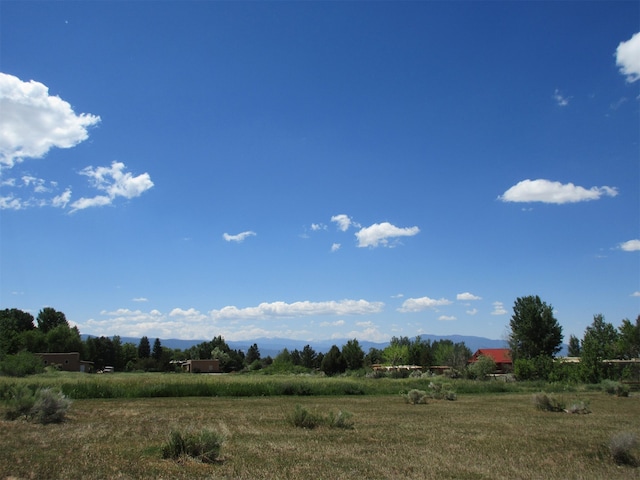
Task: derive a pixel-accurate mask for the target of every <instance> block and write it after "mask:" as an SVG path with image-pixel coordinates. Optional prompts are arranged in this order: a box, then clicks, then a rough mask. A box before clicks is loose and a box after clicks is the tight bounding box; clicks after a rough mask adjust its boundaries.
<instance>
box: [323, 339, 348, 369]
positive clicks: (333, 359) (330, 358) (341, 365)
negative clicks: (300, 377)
mask: <svg viewBox="0 0 640 480" xmlns="http://www.w3.org/2000/svg"><path fill="white" fill-rule="evenodd" d="M346 368H347V366H346V364H345V361H344V358H342V353H341V352H340V349H339V348H338V347H337V346H336V345H333V346H332V347H331V348H330V349H329V351H328V352H327V354H326V355H325V356H324V358H323V359H322V365H320V369H321V370H322V371H323V372H324V373H325V374H326V375H335V374H337V373H342V372H344V371H345V370H346Z"/></svg>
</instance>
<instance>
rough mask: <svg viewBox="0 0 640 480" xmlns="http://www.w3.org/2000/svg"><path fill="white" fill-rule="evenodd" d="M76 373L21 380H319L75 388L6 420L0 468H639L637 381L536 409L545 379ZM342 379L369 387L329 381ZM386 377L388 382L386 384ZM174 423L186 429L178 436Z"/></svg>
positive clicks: (419, 471)
mask: <svg viewBox="0 0 640 480" xmlns="http://www.w3.org/2000/svg"><path fill="white" fill-rule="evenodd" d="M79 377H81V375H80V374H78V375H77V376H75V378H74V376H68V375H57V376H55V375H49V376H46V375H44V376H39V377H37V378H34V377H31V378H28V379H17V380H19V381H25V382H31V385H32V386H33V385H35V384H39V385H41V386H42V387H48V388H59V387H61V386H64V385H76V384H79V383H80V382H83V381H89V382H91V384H93V385H95V387H92V388H98V387H97V386H98V385H100V384H102V385H103V386H104V387H105V388H107V387H108V388H111V389H112V390H111V391H123V390H120V389H124V388H125V386H128V387H130V386H131V385H132V384H128V378H137V380H138V381H142V380H144V381H147V382H148V383H149V384H151V383H153V377H155V380H156V381H157V382H159V383H161V384H162V383H165V384H166V385H172V386H173V387H171V388H178V387H177V386H180V385H182V387H179V388H186V387H185V386H184V385H188V384H190V383H189V382H193V383H191V384H192V385H205V386H208V385H209V384H210V385H217V386H219V387H220V386H223V387H224V388H225V389H226V391H231V390H232V389H233V388H238V389H240V390H242V389H245V388H248V387H247V386H246V383H247V382H249V381H250V380H253V381H254V382H257V385H262V387H260V388H263V389H265V390H267V389H268V388H275V387H274V385H275V384H276V383H277V382H276V381H280V382H282V383H286V382H288V383H289V384H291V385H295V384H296V383H297V382H300V385H305V386H311V388H312V389H317V391H318V392H319V394H317V395H316V394H313V395H282V394H278V395H277V396H274V395H267V396H248V395H241V396H222V395H218V396H181V397H179V398H176V397H164V398H131V397H129V396H120V397H119V398H90V399H76V400H74V401H73V403H72V405H71V408H70V409H69V410H68V412H67V416H66V421H64V422H62V423H57V424H46V425H42V424H39V423H34V422H29V421H26V420H21V419H18V420H14V421H8V420H2V421H0V425H1V428H2V432H3V435H1V436H0V478H51V479H57V478H84V479H102V478H175V479H180V478H189V479H194V478H229V479H232V478H233V479H237V478H246V479H249V478H250V479H260V478H264V479H266V478H269V479H274V478H282V479H297V478H316V479H325V478H326V479H335V478H379V479H386V478H389V479H396V478H406V479H411V478H416V479H417V478H420V479H424V478H451V479H454V478H455V479H465V478H469V479H471V478H473V479H483V478H486V479H489V478H490V479H496V478H520V479H537V478H541V479H542V478H544V479H555V478H558V479H560V478H562V479H570V478H581V479H599V478H612V479H613V478H621V479H625V478H638V473H639V471H638V468H637V467H636V466H635V461H636V459H637V458H639V457H640V452H639V451H638V448H637V441H636V439H637V437H638V435H639V434H640V397H639V396H636V395H637V394H631V395H630V396H629V397H618V396H615V395H610V394H607V393H605V392H603V391H596V390H586V389H569V390H566V389H564V390H563V389H560V388H556V389H555V390H556V391H557V393H555V394H554V395H555V396H556V397H557V398H559V399H560V400H562V401H563V402H564V403H566V404H571V403H574V402H575V401H577V400H579V401H583V402H587V403H588V404H589V406H590V410H591V412H592V413H590V414H588V415H571V414H567V413H551V412H548V411H543V410H539V409H537V408H536V407H535V405H534V402H533V397H534V394H533V393H531V392H532V391H535V390H536V387H539V385H534V384H529V385H525V384H522V385H519V386H518V387H517V388H516V387H512V386H509V385H508V384H502V385H503V386H505V387H508V388H509V389H511V391H507V392H502V393H493V392H488V391H486V392H485V393H468V394H459V395H458V398H457V400H456V401H447V400H444V399H442V400H437V399H433V398H430V399H429V400H428V402H427V404H415V405H414V404H411V403H407V402H405V400H404V399H403V396H402V395H399V393H400V392H399V391H401V390H404V391H409V389H408V387H410V386H411V381H412V380H411V379H365V378H361V379H357V380H353V379H337V378H325V379H323V378H315V379H307V378H298V377H289V378H286V377H284V376H283V377H279V378H276V379H273V378H271V379H269V378H264V377H256V378H254V379H249V378H248V377H246V376H225V377H222V376H208V377H204V376H195V375H163V374H154V375H153V376H152V375H151V374H147V375H133V377H132V376H129V377H127V376H126V374H123V375H121V376H119V375H113V376H106V375H103V376H91V377H90V379H89V380H80V378H79ZM194 377H197V378H194ZM167 378H168V379H170V380H165V379H167ZM174 379H175V380H174ZM8 380H11V381H15V380H16V379H2V384H6V383H7V381H8ZM380 380H382V381H381V382H380ZM93 382H95V383H93ZM262 382H265V383H262ZM375 382H379V383H378V384H377V389H378V390H375V391H374V388H373V387H372V385H373V384H374V383H375ZM413 382H418V381H417V380H413ZM466 382H467V383H470V381H466ZM330 383H334V384H335V385H336V386H334V387H330V386H329V384H330ZM475 383H476V384H478V385H489V384H492V383H493V384H498V382H475ZM234 384H235V385H237V387H233V385H234ZM345 384H353V385H356V386H359V388H360V389H361V390H363V391H365V394H364V395H344V394H343V393H336V394H330V393H328V392H330V390H331V389H334V390H335V391H337V392H338V391H339V390H340V389H342V388H344V385H345ZM267 385H270V387H268V388H267ZM255 386H256V385H254V387H255ZM418 386H419V387H420V386H421V387H422V388H420V389H421V390H428V388H429V387H428V386H424V384H418ZM457 386H458V387H462V386H463V384H462V383H460V384H458V385H457ZM199 388H204V387H199ZM296 388H299V387H296ZM394 389H395V391H394V392H393V394H388V393H385V392H384V391H383V390H394ZM466 389H467V390H471V388H470V386H469V385H467V388H466ZM460 390H464V388H462V389H460ZM571 390H573V391H571ZM321 391H322V392H323V393H320V392H321ZM335 412H338V413H337V414H336V413H335ZM340 412H345V414H344V415H343V414H341V413H340ZM303 413H305V414H307V413H309V414H311V415H312V416H315V417H316V418H321V419H322V418H323V419H324V421H318V422H316V423H315V424H314V427H315V428H312V429H311V428H297V427H296V425H295V424H294V423H293V422H292V419H295V418H299V417H300V416H301V415H302V414H303ZM302 416H304V415H302ZM340 416H342V417H343V419H347V420H348V422H346V425H347V428H334V427H335V426H342V427H344V425H340V424H338V425H335V422H336V419H337V418H339V417H340ZM332 420H333V422H332ZM176 432H184V433H183V434H182V435H183V436H182V437H181V438H182V439H183V440H184V442H185V443H181V438H179V435H178V434H177V433H176ZM189 439H191V440H189ZM194 439H195V440H194ZM189 442H191V445H192V447H191V448H192V449H194V450H195V451H196V452H201V451H202V448H204V447H200V445H201V444H202V445H204V446H207V445H208V444H213V446H214V447H215V448H214V453H215V455H214V457H215V461H213V462H207V461H203V459H200V458H197V455H195V456H188V455H180V452H181V450H180V448H183V445H189ZM194 442H195V443H194ZM176 445H177V446H176ZM193 445H195V446H193ZM614 449H615V450H614ZM174 452H178V453H177V454H175V455H174ZM614 453H615V457H614ZM61 459H64V461H62V460H61Z"/></svg>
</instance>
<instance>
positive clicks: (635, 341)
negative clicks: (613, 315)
mask: <svg viewBox="0 0 640 480" xmlns="http://www.w3.org/2000/svg"><path fill="white" fill-rule="evenodd" d="M618 330H619V331H620V335H619V336H618V348H617V350H618V356H619V357H620V358H622V359H625V360H629V359H631V358H640V315H638V317H637V318H636V322H635V324H633V323H631V322H630V321H629V319H627V318H625V319H624V320H622V324H621V325H620V326H619V327H618Z"/></svg>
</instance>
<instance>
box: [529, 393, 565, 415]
mask: <svg viewBox="0 0 640 480" xmlns="http://www.w3.org/2000/svg"><path fill="white" fill-rule="evenodd" d="M533 404H534V405H535V407H536V408H537V409H538V410H542V411H545V412H562V411H564V403H562V402H561V401H560V400H558V399H557V398H556V397H554V396H553V395H547V394H546V393H536V394H535V395H534V396H533Z"/></svg>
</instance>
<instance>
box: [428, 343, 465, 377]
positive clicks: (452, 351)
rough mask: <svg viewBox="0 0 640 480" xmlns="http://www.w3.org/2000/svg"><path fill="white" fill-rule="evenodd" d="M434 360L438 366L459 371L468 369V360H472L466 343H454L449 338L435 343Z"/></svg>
mask: <svg viewBox="0 0 640 480" xmlns="http://www.w3.org/2000/svg"><path fill="white" fill-rule="evenodd" d="M431 348H432V350H433V359H434V362H435V364H436V365H446V366H448V367H452V368H454V369H456V370H458V371H462V370H464V369H465V368H466V366H467V362H468V360H469V359H470V358H471V355H472V353H471V350H469V348H468V347H467V346H466V345H465V343H464V342H456V343H454V342H453V341H452V340H449V339H448V338H446V339H443V340H438V341H435V342H433V344H432V345H431Z"/></svg>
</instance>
